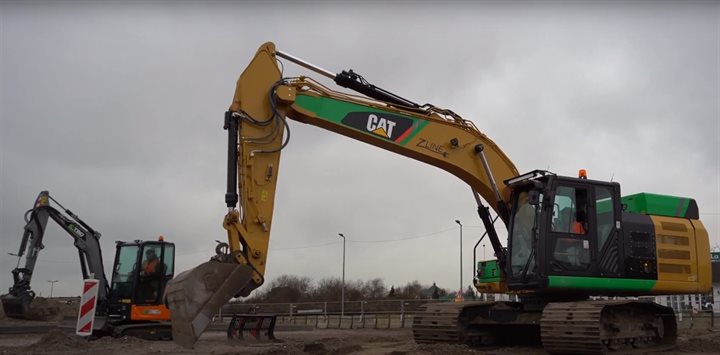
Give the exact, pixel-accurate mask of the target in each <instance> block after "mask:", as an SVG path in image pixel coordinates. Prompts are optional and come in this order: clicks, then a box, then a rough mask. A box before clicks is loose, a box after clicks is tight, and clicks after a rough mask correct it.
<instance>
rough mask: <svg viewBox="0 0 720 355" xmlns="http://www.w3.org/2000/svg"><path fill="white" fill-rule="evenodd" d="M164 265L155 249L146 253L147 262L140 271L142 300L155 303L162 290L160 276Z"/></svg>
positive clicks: (150, 249)
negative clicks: (159, 291)
mask: <svg viewBox="0 0 720 355" xmlns="http://www.w3.org/2000/svg"><path fill="white" fill-rule="evenodd" d="M162 269H163V268H162V265H161V262H160V259H159V258H158V256H157V252H156V251H155V249H154V248H149V249H147V250H146V251H145V260H144V261H143V263H142V268H141V269H140V295H141V299H142V300H145V301H148V302H152V301H155V300H156V298H157V295H158V290H159V289H160V275H162Z"/></svg>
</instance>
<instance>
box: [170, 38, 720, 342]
mask: <svg viewBox="0 0 720 355" xmlns="http://www.w3.org/2000/svg"><path fill="white" fill-rule="evenodd" d="M280 60H286V61H289V62H293V63H296V64H298V65H300V66H303V67H305V68H307V69H309V70H312V71H314V72H316V73H318V74H320V75H323V76H325V77H328V78H330V79H332V80H333V81H334V82H335V83H336V84H337V85H339V86H341V87H344V88H347V89H350V90H352V91H354V92H356V93H357V94H348V93H342V92H338V91H333V90H331V89H329V88H327V87H326V86H323V85H322V84H320V83H319V82H318V81H316V80H313V79H311V78H310V77H306V76H299V77H292V78H286V77H283V75H282V70H281V66H280V65H279V61H280ZM287 118H290V119H293V120H296V121H299V122H302V123H307V124H311V125H314V126H318V127H321V128H324V129H326V130H328V131H330V132H333V133H338V134H341V135H344V136H347V137H350V138H353V139H356V140H359V141H362V142H365V143H368V144H372V145H374V146H377V147H380V148H383V149H385V150H387V151H390V152H394V153H397V154H400V155H403V156H406V157H409V158H412V159H415V160H419V161H421V162H424V163H427V164H430V165H432V166H435V167H438V168H440V169H443V170H446V171H448V172H449V173H451V174H452V175H454V176H456V177H457V178H459V179H461V180H463V181H465V182H466V183H467V184H468V185H469V186H470V188H469V189H468V190H469V191H468V192H469V193H471V194H472V195H473V196H474V198H475V200H476V202H477V205H478V209H477V211H478V214H479V217H480V219H481V221H482V222H483V225H484V227H485V230H486V232H485V233H486V234H485V235H484V236H483V237H485V236H486V237H487V238H488V240H489V242H490V244H491V246H492V248H493V252H494V256H495V257H496V259H495V260H491V261H481V262H479V263H478V264H477V273H476V275H475V279H474V282H475V286H476V288H477V289H478V290H479V291H481V292H486V293H487V292H495V293H512V294H515V295H517V296H518V301H497V302H460V303H434V304H429V305H426V306H425V307H424V308H423V310H422V311H421V312H420V313H419V314H417V315H416V316H415V319H414V323H413V334H414V337H415V340H416V342H418V343H427V342H453V343H466V344H470V345H492V344H510V345H514V344H518V343H520V342H523V343H541V344H542V346H543V347H544V348H545V349H546V350H547V351H548V352H551V353H571V354H580V353H588V354H593V353H606V352H612V351H627V350H632V349H645V350H658V349H662V348H665V347H670V346H672V345H673V344H674V342H675V339H676V335H677V324H676V320H675V315H674V312H673V310H672V309H671V308H668V307H665V306H661V305H659V304H656V303H653V302H649V301H644V300H640V299H638V296H650V295H661V294H688V293H704V292H708V291H709V290H710V286H711V285H710V282H711V281H710V280H711V275H710V272H711V271H710V252H709V251H710V250H709V240H708V234H707V231H706V230H705V228H704V227H703V224H702V223H701V222H700V220H699V212H698V206H697V203H696V202H695V200H693V199H691V198H686V197H676V196H664V195H658V194H651V193H639V194H634V195H629V196H622V197H621V195H620V185H619V184H618V183H617V182H605V181H597V180H590V179H588V178H587V174H586V173H584V171H581V174H579V176H578V177H567V176H558V175H556V174H553V173H551V172H548V171H543V170H533V171H530V172H528V173H525V174H519V172H518V170H517V169H516V168H515V165H514V164H513V162H512V161H511V160H510V159H509V158H508V157H507V156H506V155H505V153H503V151H502V150H501V149H500V148H499V147H498V146H497V145H496V144H495V143H494V142H493V141H492V140H491V139H490V138H489V137H487V136H486V135H485V134H483V133H482V132H481V131H480V130H479V129H478V128H477V127H476V126H475V124H473V122H472V121H469V120H466V119H463V118H462V117H460V116H459V115H458V114H456V113H454V112H453V111H451V110H448V109H442V108H439V107H436V106H434V105H431V104H424V105H420V104H417V103H415V102H412V101H410V100H407V99H405V98H403V97H400V96H398V95H395V94H393V93H391V92H389V91H387V90H384V89H382V88H379V87H377V86H374V85H372V84H370V83H369V82H367V81H366V80H365V79H364V78H363V77H362V76H361V75H359V74H358V73H356V72H353V71H352V70H348V71H342V72H341V73H339V74H334V73H332V72H330V71H327V70H324V69H322V68H319V67H317V66H314V65H312V64H310V63H308V62H305V61H303V60H301V59H299V58H296V57H294V56H292V55H290V54H287V53H284V52H281V51H279V50H277V49H276V48H275V45H274V44H272V43H265V44H263V45H262V46H261V47H260V48H259V49H258V51H257V53H256V55H255V57H254V58H253V59H252V61H251V62H250V64H249V65H248V67H247V68H246V69H245V70H244V72H243V73H242V75H241V76H240V79H239V80H238V82H237V88H236V90H235V96H234V98H233V102H232V104H231V106H230V109H229V110H228V111H227V112H226V114H225V120H224V128H225V129H226V130H227V131H228V161H227V164H228V166H227V168H228V174H227V194H226V195H225V202H226V204H227V207H228V213H227V215H226V216H225V219H224V222H223V226H224V228H225V229H226V230H227V234H228V242H227V243H223V244H221V245H218V248H217V253H216V255H215V256H213V257H212V259H211V260H210V261H208V262H206V263H204V264H202V265H200V266H199V267H197V268H195V269H192V270H190V271H186V272H185V273H183V274H181V275H179V276H178V277H176V278H175V279H174V280H172V281H171V282H170V283H169V284H168V288H167V292H166V302H167V304H168V305H169V307H170V309H171V311H172V315H173V317H172V322H173V335H174V339H175V341H176V342H178V343H179V344H181V345H183V346H186V347H191V346H192V345H193V344H194V343H195V342H196V341H197V339H198V337H199V336H200V334H201V333H202V332H203V331H204V330H205V328H206V327H207V326H208V324H209V322H210V320H211V318H212V316H213V314H214V313H215V312H216V311H217V309H219V308H220V306H222V305H223V304H224V303H225V302H227V301H228V300H229V299H230V298H232V297H244V296H247V295H249V294H250V292H251V291H252V290H254V289H256V288H257V287H259V286H260V285H262V284H263V282H264V274H265V267H266V260H267V256H268V255H267V253H268V242H269V239H270V230H271V227H272V221H273V219H272V217H273V206H274V200H275V189H276V184H277V177H278V171H279V165H280V153H281V151H282V150H283V149H284V148H285V147H286V146H287V144H288V142H289V139H290V127H289V126H288V124H287V122H286V119H287ZM238 202H239V204H240V206H239V208H236V206H237V204H238ZM485 204H487V205H488V206H486V205H485ZM493 213H494V214H495V217H493ZM498 219H499V220H500V221H501V223H503V224H504V226H505V228H506V229H507V231H508V240H507V247H505V246H503V244H502V243H501V241H500V238H499V236H498V233H497V231H496V229H495V225H494V222H495V221H496V220H498ZM596 296H611V297H596ZM612 296H621V297H620V298H619V299H618V297H612Z"/></svg>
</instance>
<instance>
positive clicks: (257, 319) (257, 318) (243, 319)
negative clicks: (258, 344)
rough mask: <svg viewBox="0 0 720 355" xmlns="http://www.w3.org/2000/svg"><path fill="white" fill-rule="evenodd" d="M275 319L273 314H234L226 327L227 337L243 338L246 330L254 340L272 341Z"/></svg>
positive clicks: (273, 338)
mask: <svg viewBox="0 0 720 355" xmlns="http://www.w3.org/2000/svg"><path fill="white" fill-rule="evenodd" d="M276 319H277V316H276V315H275V314H261V313H253V314H235V315H233V317H232V319H231V320H230V325H229V326H228V329H227V336H228V339H231V340H244V339H245V332H247V333H248V334H250V336H251V337H253V338H255V340H270V341H274V340H276V339H275V320H276Z"/></svg>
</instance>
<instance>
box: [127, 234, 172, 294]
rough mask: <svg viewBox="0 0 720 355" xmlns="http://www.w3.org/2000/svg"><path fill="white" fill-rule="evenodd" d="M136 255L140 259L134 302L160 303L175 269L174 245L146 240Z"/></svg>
mask: <svg viewBox="0 0 720 355" xmlns="http://www.w3.org/2000/svg"><path fill="white" fill-rule="evenodd" d="M138 255H139V257H140V258H141V260H140V263H139V265H140V267H139V270H138V274H139V278H138V279H139V283H138V288H137V292H136V295H137V297H136V298H135V300H136V301H135V303H136V304H141V305H142V304H145V305H154V304H160V303H161V297H162V294H163V292H164V291H165V286H166V285H167V282H168V281H169V280H170V279H172V277H173V273H174V270H175V245H174V244H172V243H165V242H146V243H144V244H143V245H142V252H141V253H140V254H138Z"/></svg>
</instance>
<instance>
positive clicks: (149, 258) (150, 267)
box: [140, 249, 160, 276]
mask: <svg viewBox="0 0 720 355" xmlns="http://www.w3.org/2000/svg"><path fill="white" fill-rule="evenodd" d="M159 264H160V259H158V257H157V254H155V249H148V250H147V251H146V252H145V262H143V265H142V270H140V275H142V276H149V275H152V274H155V273H157V272H158V265H159Z"/></svg>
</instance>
